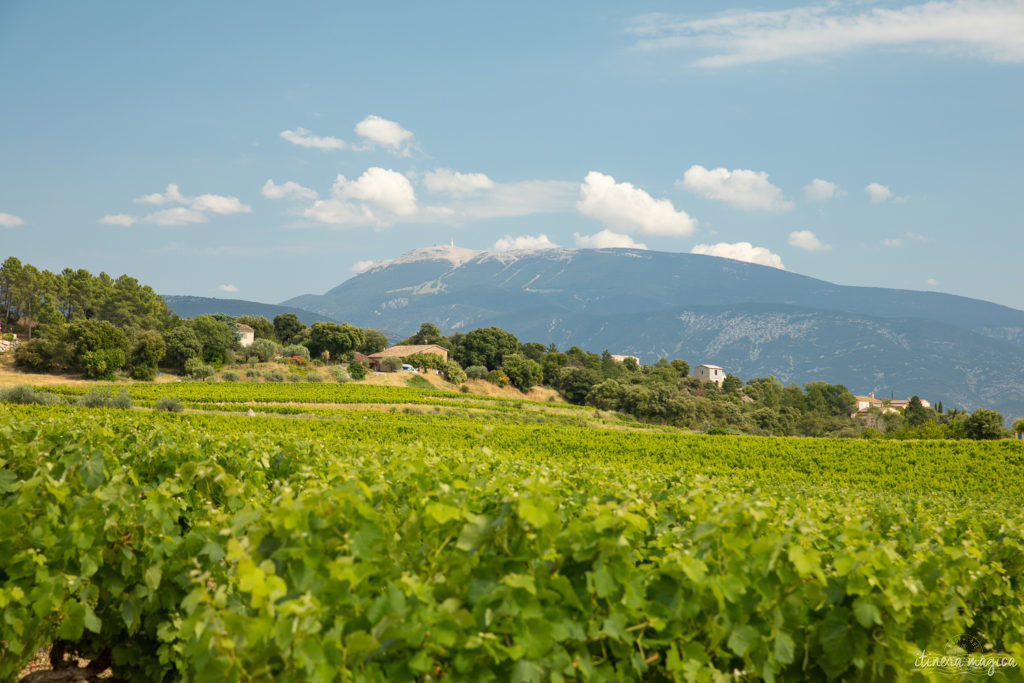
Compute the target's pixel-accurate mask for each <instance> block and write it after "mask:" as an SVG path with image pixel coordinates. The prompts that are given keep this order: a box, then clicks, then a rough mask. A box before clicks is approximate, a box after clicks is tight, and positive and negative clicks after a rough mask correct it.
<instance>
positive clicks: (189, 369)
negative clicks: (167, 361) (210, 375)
mask: <svg viewBox="0 0 1024 683" xmlns="http://www.w3.org/2000/svg"><path fill="white" fill-rule="evenodd" d="M202 364H203V359H202V358H199V357H198V356H195V357H192V358H189V359H188V360H186V361H185V374H186V375H189V376H191V375H192V373H193V372H195V371H196V368H198V367H199V366H200V365H202Z"/></svg>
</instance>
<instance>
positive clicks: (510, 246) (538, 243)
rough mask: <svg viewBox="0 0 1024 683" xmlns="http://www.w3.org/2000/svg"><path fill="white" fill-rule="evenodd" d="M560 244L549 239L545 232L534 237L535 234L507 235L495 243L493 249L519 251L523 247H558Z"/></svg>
mask: <svg viewBox="0 0 1024 683" xmlns="http://www.w3.org/2000/svg"><path fill="white" fill-rule="evenodd" d="M557 248H558V245H557V244H555V243H554V242H552V241H551V240H550V239H548V236H547V235H545V234H543V233H542V234H540V235H537V236H536V237H534V236H533V235H519V236H518V237H512V236H511V235H505V236H504V237H502V238H501V239H499V240H498V241H497V242H495V243H494V246H493V247H492V249H494V250H496V251H519V250H522V249H557Z"/></svg>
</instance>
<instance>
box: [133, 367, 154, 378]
mask: <svg viewBox="0 0 1024 683" xmlns="http://www.w3.org/2000/svg"><path fill="white" fill-rule="evenodd" d="M131 376H132V379H137V380H140V381H142V382H152V381H153V380H154V379H156V368H155V367H153V366H152V365H133V366H132V371H131Z"/></svg>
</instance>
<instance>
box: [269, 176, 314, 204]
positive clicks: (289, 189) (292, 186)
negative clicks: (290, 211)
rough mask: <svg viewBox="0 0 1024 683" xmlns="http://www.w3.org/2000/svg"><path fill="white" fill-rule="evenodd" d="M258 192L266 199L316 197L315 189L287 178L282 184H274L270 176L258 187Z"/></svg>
mask: <svg viewBox="0 0 1024 683" xmlns="http://www.w3.org/2000/svg"><path fill="white" fill-rule="evenodd" d="M260 194H262V195H263V196H264V197H266V198H267V199H316V198H317V196H318V195H317V193H316V190H311V189H310V188H308V187H303V186H302V185H299V184H298V183H296V182H293V181H291V180H289V181H288V182H286V183H284V184H283V185H275V184H274V179H273V178H270V179H269V180H267V182H266V183H264V185H263V187H262V188H260Z"/></svg>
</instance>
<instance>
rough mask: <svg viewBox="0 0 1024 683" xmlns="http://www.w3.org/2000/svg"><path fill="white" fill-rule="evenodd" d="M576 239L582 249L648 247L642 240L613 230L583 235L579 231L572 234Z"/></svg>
mask: <svg viewBox="0 0 1024 683" xmlns="http://www.w3.org/2000/svg"><path fill="white" fill-rule="evenodd" d="M572 236H573V239H575V240H576V246H577V247H580V248H582V249H615V248H623V249H646V248H647V245H646V244H643V243H641V242H634V241H633V238H632V237H630V236H629V235H620V234H619V233H617V232H612V231H611V230H602V231H601V232H598V233H594V234H593V235H581V234H579V233H578V232H574V233H573V234H572Z"/></svg>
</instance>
